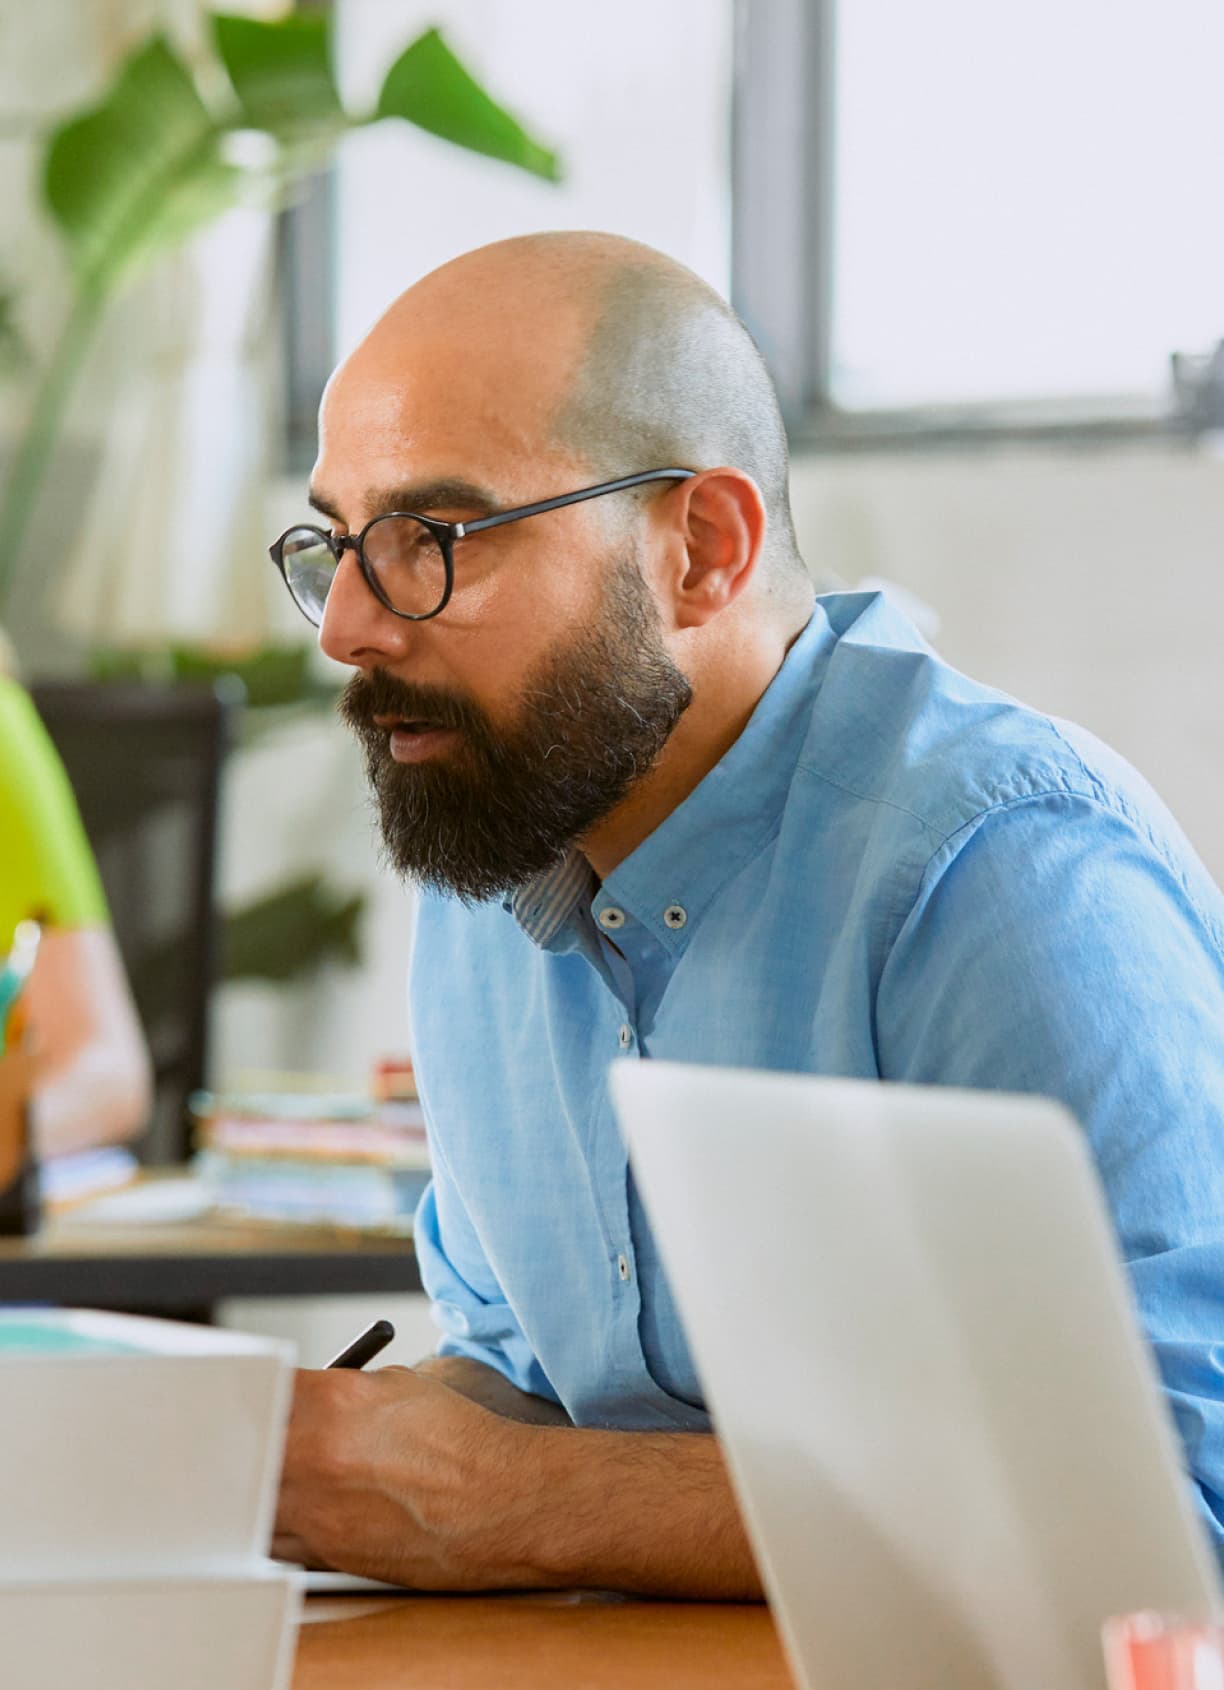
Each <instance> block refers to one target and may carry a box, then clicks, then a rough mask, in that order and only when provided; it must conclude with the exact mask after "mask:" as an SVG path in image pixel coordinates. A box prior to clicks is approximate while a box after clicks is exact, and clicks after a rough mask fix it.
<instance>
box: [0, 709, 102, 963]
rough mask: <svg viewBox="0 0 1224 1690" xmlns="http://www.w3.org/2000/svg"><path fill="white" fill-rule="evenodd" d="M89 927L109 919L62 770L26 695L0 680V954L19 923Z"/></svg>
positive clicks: (5, 948) (87, 844)
mask: <svg viewBox="0 0 1224 1690" xmlns="http://www.w3.org/2000/svg"><path fill="white" fill-rule="evenodd" d="M29 916H33V917H35V918H37V919H38V920H41V921H43V922H45V923H46V924H47V925H48V926H51V927H65V928H72V927H91V926H97V925H101V924H102V923H105V922H106V921H107V919H108V916H107V908H106V899H105V897H104V895H103V892H102V883H101V881H100V880H99V878H98V871H97V867H96V865H95V863H94V859H93V853H92V852H91V850H90V848H89V842H88V840H87V839H86V837H85V830H84V828H83V827H82V825H81V818H80V814H79V812H78V810H77V807H76V800H75V799H74V797H73V795H72V788H71V787H70V785H69V784H68V777H67V775H66V774H65V773H64V766H63V764H62V763H61V762H60V759H59V756H58V753H57V752H56V750H55V747H54V745H53V744H52V743H51V737H50V735H49V734H48V733H47V730H46V728H45V727H44V726H43V724H42V721H41V719H40V717H39V715H38V712H37V711H36V710H35V708H34V705H33V703H32V701H31V699H30V697H29V695H28V694H27V693H26V692H24V691H23V689H22V688H21V687H19V686H18V685H17V684H16V683H15V682H13V681H9V680H3V679H0V951H4V950H7V948H8V945H9V943H10V941H11V939H12V934H13V929H14V927H16V925H17V923H18V922H19V921H22V920H24V919H25V918H26V917H29Z"/></svg>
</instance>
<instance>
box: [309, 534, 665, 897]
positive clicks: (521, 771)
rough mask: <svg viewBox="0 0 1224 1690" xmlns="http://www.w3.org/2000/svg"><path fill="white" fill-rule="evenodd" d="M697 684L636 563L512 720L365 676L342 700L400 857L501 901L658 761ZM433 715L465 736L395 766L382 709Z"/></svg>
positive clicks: (387, 842)
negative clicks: (670, 641) (674, 652)
mask: <svg viewBox="0 0 1224 1690" xmlns="http://www.w3.org/2000/svg"><path fill="white" fill-rule="evenodd" d="M692 697H693V694H692V689H691V687H690V686H689V683H688V681H687V680H686V679H685V677H684V675H683V674H682V673H681V672H680V670H679V669H678V668H677V667H676V665H675V664H674V663H673V662H672V660H671V658H670V656H669V655H668V653H667V650H666V647H665V646H664V644H663V639H662V633H661V629H660V626H659V618H658V612H657V610H656V608H655V604H654V600H653V599H652V598H651V596H650V592H649V589H648V588H647V586H646V583H645V581H644V580H643V579H642V576H641V573H640V571H639V570H638V568H637V565H636V563H634V562H633V561H632V560H626V561H624V562H622V563H620V564H618V565H616V566H615V567H614V568H613V569H612V571H611V573H610V574H609V577H608V580H607V583H606V587H605V591H604V596H603V601H602V603H601V605H600V609H599V612H598V615H597V618H596V621H595V623H594V624H593V625H592V626H591V627H589V628H587V629H585V630H584V631H583V632H582V633H581V634H580V635H579V636H578V638H577V639H575V640H574V641H573V642H572V643H571V644H570V645H569V646H567V647H566V648H565V649H563V650H559V651H555V652H553V653H552V654H551V655H550V656H549V657H548V658H546V659H545V660H544V661H543V662H542V663H540V664H539V665H537V667H536V669H535V670H534V671H533V672H532V673H531V674H529V675H528V677H527V680H526V683H525V685H524V689H523V697H522V702H521V704H520V708H519V713H518V717H517V719H516V721H515V722H514V724H513V726H512V727H509V728H505V729H499V728H497V727H495V726H494V724H493V723H492V722H491V721H490V719H489V717H488V715H487V714H486V713H485V711H484V710H482V709H481V708H480V706H479V705H477V704H475V703H474V702H473V701H472V700H471V699H468V698H465V697H463V696H461V695H456V694H454V693H448V692H443V691H442V690H441V689H439V688H435V687H421V686H415V685H413V684H412V683H411V682H407V681H399V680H397V679H396V678H395V677H394V676H392V675H389V674H388V673H387V672H386V671H385V670H383V669H375V670H372V671H371V673H370V674H369V675H363V674H357V675H354V677H353V679H352V680H351V681H350V682H349V684H348V687H347V688H346V689H345V692H344V695H343V697H342V698H341V700H340V707H339V708H340V714H341V716H342V717H343V719H344V720H345V722H347V724H348V725H349V727H351V728H352V729H353V730H354V732H355V733H356V735H357V737H358V739H359V740H360V742H361V744H362V746H363V748H364V751H365V759H366V772H367V774H368V776H369V780H370V786H371V788H372V790H373V794H374V798H375V801H376V805H377V808H378V816H379V823H380V827H381V831H382V837H383V845H384V849H385V854H386V858H387V860H388V862H389V863H390V865H391V867H392V868H394V869H395V870H396V871H397V872H398V873H399V874H402V875H405V876H407V877H409V878H411V879H413V880H415V881H417V882H418V883H419V884H420V885H422V886H427V887H431V888H433V889H434V890H436V891H440V892H447V893H451V894H454V895H455V896H457V897H459V898H461V899H463V900H464V901H465V902H467V903H482V902H484V901H486V900H488V899H491V898H496V897H501V896H504V895H505V894H507V893H508V892H511V891H513V890H514V889H515V888H517V887H519V886H522V885H524V884H525V883H526V882H527V881H529V880H532V879H534V878H535V876H536V875H538V874H542V873H543V872H544V871H545V870H546V869H549V868H552V867H553V866H554V865H555V864H556V863H558V862H559V861H560V860H561V859H562V858H563V857H564V856H565V854H566V852H567V851H568V850H569V848H570V847H571V846H572V845H573V844H574V842H575V841H576V840H578V839H580V838H581V837H582V836H583V835H584V834H585V833H587V832H588V831H589V829H590V828H592V827H593V826H594V825H595V824H596V822H598V821H600V820H601V819H602V818H603V817H604V816H606V815H607V814H608V813H609V811H611V810H612V809H614V808H615V807H616V805H617V804H619V803H620V802H621V800H622V799H623V798H624V797H625V796H626V795H627V793H628V792H629V791H630V789H631V788H632V787H633V785H634V784H635V783H636V782H637V781H638V780H640V779H641V778H642V776H643V775H645V774H646V773H647V772H648V770H650V769H651V768H652V767H653V766H654V764H655V762H656V761H657V759H658V756H659V753H660V752H661V751H662V749H663V747H664V746H665V745H666V743H667V741H668V739H669V738H670V736H671V733H672V730H673V729H674V728H675V726H676V724H677V722H678V721H679V720H680V717H681V716H682V715H683V714H684V712H685V710H687V708H688V706H689V704H690V703H691V702H692ZM376 716H381V717H383V718H384V719H387V718H394V719H395V720H397V721H403V722H411V721H428V722H430V723H433V724H436V725H438V726H441V727H446V728H453V729H456V730H458V732H459V734H460V735H461V741H460V744H459V746H458V748H457V749H456V750H454V751H447V752H443V753H442V754H441V755H439V756H436V757H434V758H432V759H430V760H429V761H426V762H423V763H419V764H405V763H397V762H396V761H395V760H394V758H393V757H392V755H391V749H390V735H389V733H388V731H387V729H386V728H380V727H378V726H376V724H375V722H374V718H375V717H376Z"/></svg>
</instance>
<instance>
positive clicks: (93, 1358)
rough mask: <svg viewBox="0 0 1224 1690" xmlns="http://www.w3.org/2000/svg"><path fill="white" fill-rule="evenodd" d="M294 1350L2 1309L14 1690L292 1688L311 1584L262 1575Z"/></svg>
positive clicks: (6, 1556) (5, 1582) (8, 1664)
mask: <svg viewBox="0 0 1224 1690" xmlns="http://www.w3.org/2000/svg"><path fill="white" fill-rule="evenodd" d="M292 1362H293V1351H292V1347H291V1346H290V1345H287V1344H281V1343H276V1342H273V1341H270V1340H267V1339H260V1338H247V1337H244V1336H242V1335H240V1334H238V1333H234V1332H222V1331H219V1330H216V1329H214V1328H211V1327H202V1326H183V1325H179V1324H177V1323H175V1322H171V1321H163V1320H138V1319H135V1318H133V1317H131V1316H127V1315H108V1314H96V1313H86V1312H84V1311H80V1310H62V1309H54V1310H53V1309H45V1310H44V1309H11V1310H3V1311H0V1399H2V1400H3V1402H4V1438H3V1440H0V1487H2V1492H0V1494H3V1497H4V1530H3V1531H2V1532H0V1638H2V1639H3V1659H4V1665H3V1671H2V1672H0V1681H2V1682H3V1683H4V1684H5V1685H10V1684H11V1685H12V1686H13V1687H14V1690H16V1687H17V1686H26V1685H28V1686H35V1685H37V1686H38V1690H83V1687H84V1686H88V1687H89V1690H168V1687H169V1686H174V1687H175V1690H284V1687H285V1686H286V1685H287V1683H288V1679H289V1672H290V1667H291V1662H292V1650H293V1634H294V1625H295V1623H296V1620H297V1615H298V1606H299V1585H300V1577H299V1575H298V1573H297V1572H296V1571H295V1570H291V1569H287V1568H285V1567H282V1566H280V1565H279V1564H277V1563H273V1562H270V1561H268V1560H267V1559H266V1558H265V1557H266V1550H267V1545H268V1541H269V1536H270V1533H271V1527H272V1513H273V1507H274V1504H275V1497H276V1481H277V1476H278V1473H279V1470H280V1460H281V1450H282V1445H283V1441H284V1429H285V1421H286V1416H287V1414H288V1407H289V1392H290V1385H291V1380H292Z"/></svg>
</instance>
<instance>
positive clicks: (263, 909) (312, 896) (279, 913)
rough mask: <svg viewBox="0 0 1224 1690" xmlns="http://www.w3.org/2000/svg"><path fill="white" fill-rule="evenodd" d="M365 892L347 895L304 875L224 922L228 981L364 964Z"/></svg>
mask: <svg viewBox="0 0 1224 1690" xmlns="http://www.w3.org/2000/svg"><path fill="white" fill-rule="evenodd" d="M364 909H365V899H364V897H362V895H361V894H360V893H358V894H357V895H356V896H355V897H347V896H346V895H345V894H344V893H343V892H338V891H336V890H335V889H334V888H333V887H331V886H329V885H328V884H327V882H326V881H325V880H324V878H323V876H322V875H320V874H308V875H303V876H302V877H301V878H300V879H298V880H294V881H291V882H290V883H289V884H288V885H287V886H282V887H281V888H280V889H279V890H278V891H275V892H271V893H269V894H268V895H267V896H266V897H264V898H258V899H256V900H255V901H254V902H253V903H250V904H246V905H244V906H243V907H242V908H241V909H238V910H232V911H230V912H229V913H228V914H227V915H226V918H225V930H224V936H223V943H222V951H223V965H222V973H223V975H224V977H225V979H227V980H272V981H285V980H292V979H294V978H296V977H297V976H299V975H303V974H308V973H310V972H311V971H312V970H313V969H315V968H318V967H319V966H320V965H321V964H322V963H325V962H330V961H335V962H340V963H343V964H345V965H346V966H348V967H352V966H354V965H355V964H356V963H358V962H360V961H361V946H360V944H359V942H358V938H357V926H358V923H359V921H360V920H361V915H362V911H363V910H364Z"/></svg>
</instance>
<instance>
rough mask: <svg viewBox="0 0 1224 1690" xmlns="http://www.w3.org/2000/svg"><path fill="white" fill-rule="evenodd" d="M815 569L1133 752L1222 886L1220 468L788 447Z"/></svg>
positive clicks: (1143, 451) (976, 668) (1024, 454)
mask: <svg viewBox="0 0 1224 1690" xmlns="http://www.w3.org/2000/svg"><path fill="white" fill-rule="evenodd" d="M792 479H793V488H794V503H795V513H796V519H797V524H798V531H799V539H800V544H801V547H802V549H803V553H804V556H805V558H806V559H807V562H808V565H809V568H811V569H812V571H813V573H814V574H815V575H816V577H817V579H818V580H820V581H821V582H822V583H823V582H828V581H830V580H832V579H835V578H840V580H841V581H843V582H845V583H847V584H852V583H854V582H856V581H858V580H859V579H861V578H862V577H863V576H867V575H875V576H884V577H886V578H889V579H892V580H894V581H896V582H898V583H899V584H900V585H901V586H903V587H906V588H908V589H909V590H910V591H912V592H914V593H917V594H918V595H919V596H920V597H921V598H923V599H925V600H926V601H928V602H929V603H930V604H931V605H932V606H933V607H934V608H935V610H936V611H937V612H938V614H939V616H940V619H941V630H940V634H939V637H938V642H937V643H938V645H939V647H940V649H941V651H942V652H943V654H944V655H945V656H946V657H947V658H948V659H949V660H950V661H951V662H953V663H955V664H956V665H957V667H958V668H961V669H964V670H966V671H967V672H968V673H970V674H972V675H974V676H976V677H977V678H979V679H981V680H985V681H988V682H990V683H991V684H993V685H995V686H1000V687H1002V688H1004V689H1005V690H1006V691H1008V692H1010V693H1013V694H1015V695H1016V696H1018V697H1020V698H1022V699H1024V700H1025V702H1027V703H1031V704H1035V705H1037V706H1039V707H1040V708H1042V709H1044V710H1049V711H1053V712H1055V713H1056V714H1059V715H1063V716H1067V717H1070V718H1071V719H1072V720H1074V721H1079V722H1081V723H1083V725H1084V726H1086V727H1088V728H1090V729H1092V731H1093V732H1094V733H1097V734H1099V735H1100V736H1101V738H1103V739H1106V740H1108V741H1109V742H1110V743H1112V744H1113V745H1114V746H1116V747H1117V749H1118V750H1120V751H1121V752H1122V753H1123V754H1124V755H1125V756H1127V757H1128V758H1130V760H1131V761H1132V762H1133V763H1135V764H1136V765H1137V766H1138V768H1139V769H1140V770H1142V772H1143V773H1144V774H1145V775H1146V776H1147V777H1148V779H1149V780H1150V781H1152V783H1153V784H1154V785H1155V786H1156V787H1157V789H1158V790H1159V791H1160V793H1161V795H1162V796H1163V797H1164V798H1165V800H1166V802H1167V803H1168V804H1169V805H1170V807H1171V808H1172V809H1173V811H1174V813H1175V814H1176V815H1177V816H1178V818H1179V819H1180V821H1181V823H1182V825H1183V826H1184V827H1185V829H1186V830H1187V832H1188V833H1189V835H1190V838H1191V839H1192V841H1193V842H1194V844H1195V845H1196V847H1197V849H1198V851H1199V853H1200V855H1201V856H1202V857H1203V859H1204V860H1205V861H1206V863H1207V865H1208V867H1209V868H1210V869H1211V870H1212V872H1213V873H1214V874H1215V876H1216V878H1217V879H1218V880H1221V881H1224V778H1222V777H1224V665H1222V664H1221V658H1220V645H1221V637H1222V631H1224V461H1221V460H1220V459H1218V458H1215V457H1212V456H1209V455H1205V454H1199V453H1195V452H1192V451H1187V450H1182V449H1179V448H1173V447H1167V446H1155V445H1153V446H1148V447H1138V446H1133V447H1128V448H1113V449H1109V450H1105V449H1101V450H1094V451H1080V452H1076V451H1072V450H1067V449H1063V450H1061V451H1057V452H1055V451H1048V450H1042V451H1038V450H1035V449H1012V450H1008V451H1002V450H1000V451H975V452H960V453H951V452H937V453H930V454H920V453H909V454H896V455H893V456H886V455H877V456H864V457H824V458H807V459H800V460H799V461H797V462H796V464H795V466H794V472H793V478H792Z"/></svg>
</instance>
